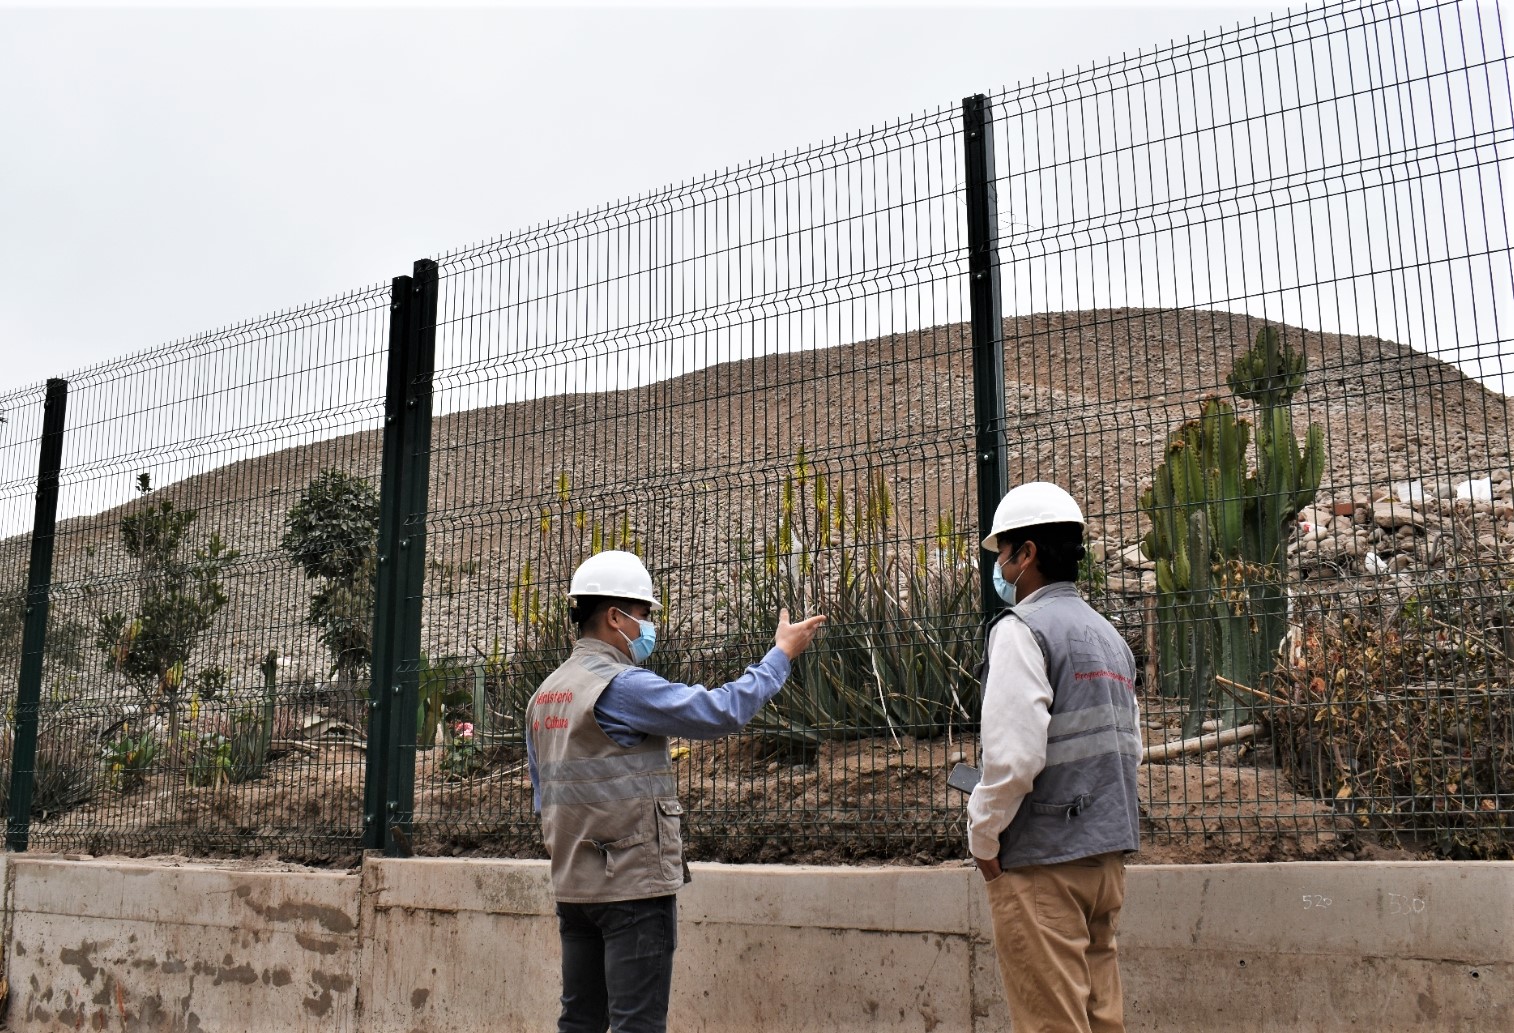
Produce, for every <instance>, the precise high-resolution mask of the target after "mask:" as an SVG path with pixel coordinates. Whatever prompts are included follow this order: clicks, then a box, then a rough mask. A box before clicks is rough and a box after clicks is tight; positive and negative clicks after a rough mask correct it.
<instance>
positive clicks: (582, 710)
mask: <svg viewBox="0 0 1514 1033" xmlns="http://www.w3.org/2000/svg"><path fill="white" fill-rule="evenodd" d="M630 667H631V665H630V664H628V663H626V661H625V657H624V656H623V655H622V654H621V653H620V651H619V650H617V649H615V648H614V647H613V646H610V645H607V644H606V643H604V642H600V641H597V640H595V639H579V641H578V643H577V645H575V646H574V647H573V653H572V655H570V656H569V657H568V660H567V662H566V663H564V664H563V665H562V666H561V667H559V668H558V669H557V670H555V671H553V672H552V673H551V674H550V675H548V676H547V679H546V680H545V681H543V682H542V683H541V687H540V688H538V689H537V690H536V693H535V694H534V695H533V696H532V697H531V702H530V703H529V704H527V706H526V734H527V735H529V736H530V737H531V745H532V748H533V750H534V751H535V753H536V773H537V783H538V788H539V790H540V793H541V828H542V839H543V840H544V841H545V842H546V846H547V853H548V854H549V855H550V856H551V858H552V891H553V893H554V895H555V896H556V898H557V899H558V901H560V902H562V903H568V904H592V903H603V902H606V901H614V900H641V899H644V898H646V897H660V896H664V895H666V894H669V893H674V892H676V891H677V890H678V889H679V887H681V886H682V885H683V884H684V881H685V874H686V869H685V867H684V863H683V836H682V830H681V828H680V827H679V823H680V816H681V815H682V814H683V807H682V806H681V805H680V804H679V802H678V796H677V784H676V780H675V779H674V776H673V762H672V759H671V758H670V757H669V755H668V740H667V739H666V738H663V737H661V736H655V735H649V736H647V737H646V738H645V739H643V740H642V741H641V743H640V744H638V745H636V746H622V745H620V744H619V743H617V742H616V741H615V740H614V739H611V738H610V737H609V736H608V735H606V734H605V732H604V729H602V728H600V727H599V721H598V720H597V719H596V718H595V716H594V704H595V702H596V701H597V700H598V699H599V695H600V693H602V692H603V691H604V689H605V686H606V685H608V684H609V683H610V679H612V678H614V677H615V676H616V675H617V674H619V673H620V672H621V671H624V670H628V669H629V668H630Z"/></svg>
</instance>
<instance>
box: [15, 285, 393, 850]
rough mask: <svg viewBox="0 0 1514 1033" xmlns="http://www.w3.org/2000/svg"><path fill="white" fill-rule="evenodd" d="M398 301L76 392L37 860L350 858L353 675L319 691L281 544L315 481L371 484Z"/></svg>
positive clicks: (223, 337) (100, 377) (379, 293)
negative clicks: (330, 477) (390, 318)
mask: <svg viewBox="0 0 1514 1033" xmlns="http://www.w3.org/2000/svg"><path fill="white" fill-rule="evenodd" d="M388 301H389V298H388V290H387V288H385V289H377V288H375V289H369V290H364V291H357V292H354V293H352V294H349V295H347V296H344V297H341V298H337V299H333V300H332V301H330V302H326V303H321V304H315V305H310V306H308V307H305V308H302V309H297V310H293V311H290V312H287V313H283V314H280V315H277V316H274V317H270V318H267V319H262V320H258V321H256V322H252V323H247V324H244V325H241V326H236V327H232V328H230V329H228V330H225V331H221V332H217V333H212V334H207V335H204V336H202V337H198V338H194V339H191V340H187V341H184V342H182V343H180V344H176V345H173V346H170V347H167V348H164V349H162V350H160V351H157V352H153V353H150V354H147V355H145V356H141V357H138V358H134V359H131V360H128V361H123V362H118V363H111V364H108V365H105V366H103V367H98V368H95V369H92V370H87V371H85V372H83V373H81V374H79V375H76V376H74V377H72V378H71V379H70V381H69V401H68V412H69V416H68V430H67V435H66V447H65V452H64V460H63V469H62V473H61V477H60V487H59V501H58V507H59V518H60V519H59V523H58V529H57V536H56V553H55V557H54V564H53V576H52V589H51V619H50V629H49V640H48V650H49V653H48V659H49V663H48V665H47V668H46V676H45V679H44V683H43V686H42V694H41V700H40V707H39V732H38V748H37V755H36V764H35V767H34V769H33V774H34V777H35V784H36V789H35V799H34V801H33V817H34V821H33V823H32V827H31V835H30V845H31V846H32V847H33V848H41V849H48V850H84V851H89V852H94V853H128V854H140V853H192V854H212V855H214V854H225V853H243V852H250V853H259V852H264V851H279V852H282V853H285V854H288V855H291V856H300V857H310V858H320V857H323V856H335V855H338V854H351V853H352V852H353V851H354V850H355V849H356V846H355V844H356V840H357V837H358V836H359V835H360V833H361V814H360V811H359V805H360V800H361V791H362V782H363V768H364V753H363V750H362V738H363V734H364V731H365V729H366V723H367V714H366V707H365V704H364V703H363V700H364V699H365V698H366V695H367V685H366V672H364V676H363V680H362V682H361V683H359V682H358V681H356V680H355V679H354V678H352V677H350V676H349V677H347V678H346V679H343V678H341V677H336V678H333V677H331V675H330V672H331V670H332V664H331V659H330V655H329V652H330V651H329V650H328V649H326V648H325V646H324V645H323V643H322V641H321V636H322V633H323V632H324V631H325V630H326V629H322V628H316V627H312V626H311V625H310V623H309V622H308V621H307V620H306V619H305V618H306V614H307V611H308V607H309V601H310V597H311V594H312V590H313V589H317V588H319V587H322V585H323V584H324V582H323V580H322V579H320V578H314V579H307V578H306V577H305V576H304V574H303V572H302V570H301V567H300V565H299V564H298V563H297V562H296V560H295V559H294V558H293V557H292V555H291V552H290V549H289V548H286V547H285V546H284V545H283V544H282V540H283V538H284V537H285V532H286V520H285V515H286V512H287V511H288V510H289V509H290V508H291V507H293V506H295V505H296V504H297V503H298V501H299V492H300V491H301V489H303V488H304V486H305V484H306V483H307V482H308V481H309V480H310V479H311V478H313V477H315V476H316V474H317V473H319V472H321V471H326V470H335V471H339V472H340V473H341V474H344V475H348V476H353V477H363V476H369V475H370V474H371V472H372V471H374V470H376V468H377V465H378V460H379V450H378V447H377V438H376V436H375V435H374V434H373V433H372V431H373V429H374V428H375V427H376V426H378V424H379V422H380V420H381V418H382V407H381V401H382V396H383V369H384V366H383V363H384V354H385V344H386V341H385V334H386V324H387V311H388ZM34 455H35V453H33V456H34ZM33 476H35V475H34V474H33ZM364 540H365V539H364ZM13 541H14V540H13ZM354 547H358V548H360V547H361V545H360V544H359V543H357V542H350V543H349V542H344V541H342V540H341V539H340V537H339V536H335V535H334V536H331V538H330V539H328V540H323V541H320V542H317V543H315V544H313V545H309V546H307V548H311V549H314V550H316V551H317V552H322V551H324V552H325V553H327V554H330V553H334V552H339V551H342V550H346V551H352V549H353V548H354ZM6 569H7V571H8V572H9V571H11V570H12V569H13V564H7V567H6ZM12 684H13V683H12ZM354 791H355V792H356V794H357V795H356V796H354V795H353V792H354Z"/></svg>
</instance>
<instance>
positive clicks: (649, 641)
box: [617, 610, 657, 664]
mask: <svg viewBox="0 0 1514 1033" xmlns="http://www.w3.org/2000/svg"><path fill="white" fill-rule="evenodd" d="M620 612H621V613H625V611H624V610H622V611H620ZM626 616H627V617H630V618H631V619H632V620H634V621H635V622H636V623H637V624H639V625H641V634H640V635H637V636H636V637H635V638H630V637H628V636H627V635H626V633H625V632H624V631H622V632H620V637H621V638H623V639H625V640H626V646H627V647H629V648H630V650H631V659H632V660H634V661H636V662H637V663H639V664H644V663H646V662H647V657H649V656H651V655H652V650H654V649H656V648H657V625H655V624H653V623H652V622H651V621H644V620H642V619H641V618H639V617H636V616H634V615H632V614H629V613H626ZM617 630H619V629H617Z"/></svg>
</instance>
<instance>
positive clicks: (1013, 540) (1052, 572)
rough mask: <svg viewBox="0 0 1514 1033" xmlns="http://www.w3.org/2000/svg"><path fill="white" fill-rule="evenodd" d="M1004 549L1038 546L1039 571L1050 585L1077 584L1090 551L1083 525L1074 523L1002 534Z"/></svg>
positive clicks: (999, 542) (1037, 525)
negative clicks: (1062, 582) (1081, 566)
mask: <svg viewBox="0 0 1514 1033" xmlns="http://www.w3.org/2000/svg"><path fill="white" fill-rule="evenodd" d="M997 541H998V544H999V545H1000V546H1001V547H1002V546H1004V545H1010V546H1012V547H1013V548H1015V549H1016V550H1018V549H1019V548H1020V547H1021V546H1022V545H1024V544H1025V543H1026V542H1035V543H1036V569H1037V570H1039V571H1040V572H1041V576H1042V577H1044V578H1045V579H1046V580H1047V581H1049V582H1050V581H1076V580H1077V579H1078V564H1079V563H1080V562H1082V559H1083V557H1084V556H1086V555H1087V550H1086V549H1084V548H1083V525H1082V524H1076V523H1073V522H1072V521H1070V520H1069V521H1066V522H1064V523H1058V524H1032V525H1031V526H1030V527H1016V528H1014V529H1012V530H1009V531H1005V532H1003V533H1001V534H1000V535H999V537H998V539H997Z"/></svg>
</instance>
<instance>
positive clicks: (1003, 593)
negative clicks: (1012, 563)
mask: <svg viewBox="0 0 1514 1033" xmlns="http://www.w3.org/2000/svg"><path fill="white" fill-rule="evenodd" d="M1009 558H1010V559H1014V558H1015V554H1014V553H1010V554H1009ZM1024 576H1025V571H1023V570H1022V571H1020V573H1019V574H1017V575H1015V579H1014V581H1013V582H1010V581H1005V580H1004V564H1002V563H1000V562H999V561H998V560H994V591H995V592H998V593H999V598H1000V599H1003V600H1004V605H1005V606H1013V605H1014V604H1015V585H1018V584H1019V583H1020V578H1022V577H1024Z"/></svg>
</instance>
